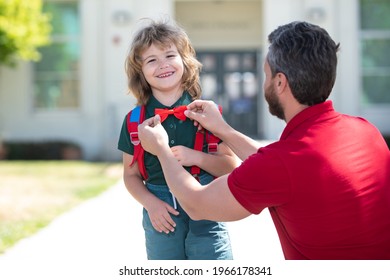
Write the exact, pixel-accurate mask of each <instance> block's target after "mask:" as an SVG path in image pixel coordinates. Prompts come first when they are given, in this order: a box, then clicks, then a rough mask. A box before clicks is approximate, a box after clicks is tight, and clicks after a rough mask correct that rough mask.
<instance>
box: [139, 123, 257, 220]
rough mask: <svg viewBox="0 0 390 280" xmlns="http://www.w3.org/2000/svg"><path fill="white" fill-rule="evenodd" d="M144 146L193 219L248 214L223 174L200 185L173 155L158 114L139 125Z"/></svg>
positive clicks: (234, 218)
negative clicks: (159, 166)
mask: <svg viewBox="0 0 390 280" xmlns="http://www.w3.org/2000/svg"><path fill="white" fill-rule="evenodd" d="M138 132H139V137H140V139H141V143H142V146H143V147H144V149H145V150H146V151H148V152H150V153H152V154H154V155H156V156H157V157H158V159H159V161H160V164H161V166H162V169H163V172H164V175H165V179H166V181H167V183H168V186H169V188H170V190H171V192H172V193H173V194H174V195H175V196H176V198H177V199H178V200H179V201H180V204H181V206H182V207H183V208H184V210H185V211H186V212H187V213H188V215H189V216H190V217H191V218H192V219H194V220H200V219H207V220H214V221H235V220H239V219H243V218H245V217H247V216H249V215H250V212H249V211H247V210H246V209H245V208H244V207H243V206H241V204H240V203H239V202H238V201H237V200H236V199H235V197H234V196H233V194H232V193H231V192H230V189H229V187H228V184H227V177H228V175H224V176H222V177H220V178H218V179H216V180H214V181H213V182H211V183H210V184H208V185H206V186H202V185H201V184H200V183H199V182H198V181H197V180H196V179H195V178H193V177H192V176H191V174H189V173H188V172H187V171H185V169H184V168H183V167H182V166H181V165H180V163H179V162H178V161H177V159H176V158H175V156H174V155H173V153H172V151H171V149H170V147H169V145H168V136H167V134H166V132H165V130H164V128H163V127H162V126H161V124H160V123H159V117H158V116H156V117H155V118H152V119H148V120H146V121H145V122H144V123H143V124H142V125H140V126H139V128H138Z"/></svg>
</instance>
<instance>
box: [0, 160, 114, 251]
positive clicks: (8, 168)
mask: <svg viewBox="0 0 390 280" xmlns="http://www.w3.org/2000/svg"><path fill="white" fill-rule="evenodd" d="M121 176H122V174H121V164H119V163H92V162H83V161H0V254H2V253H4V252H5V250H7V249H8V248H10V247H12V246H13V245H14V244H15V243H16V242H17V241H19V240H20V239H22V238H25V237H28V236H30V235H32V234H34V233H36V232H37V231H38V230H40V229H42V228H43V227H45V226H47V225H48V224H49V223H50V222H51V221H52V220H53V219H54V218H55V217H57V216H58V215H60V214H62V213H64V212H65V211H68V210H70V209H71V208H73V207H75V206H76V205H78V204H80V203H81V202H83V201H85V200H87V199H89V198H92V197H95V196H97V195H98V194H100V193H102V192H103V191H105V190H107V189H108V188H109V187H110V186H112V185H113V184H114V183H115V182H117V181H118V180H119V178H120V177H121Z"/></svg>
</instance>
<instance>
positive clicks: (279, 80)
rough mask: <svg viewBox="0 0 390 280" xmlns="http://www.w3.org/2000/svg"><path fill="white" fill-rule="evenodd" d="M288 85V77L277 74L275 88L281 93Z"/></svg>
mask: <svg viewBox="0 0 390 280" xmlns="http://www.w3.org/2000/svg"><path fill="white" fill-rule="evenodd" d="M287 83H288V81H287V77H286V75H284V74H283V73H278V74H276V78H275V87H276V89H277V90H278V91H279V92H281V91H283V90H284V88H285V87H286V85H287Z"/></svg>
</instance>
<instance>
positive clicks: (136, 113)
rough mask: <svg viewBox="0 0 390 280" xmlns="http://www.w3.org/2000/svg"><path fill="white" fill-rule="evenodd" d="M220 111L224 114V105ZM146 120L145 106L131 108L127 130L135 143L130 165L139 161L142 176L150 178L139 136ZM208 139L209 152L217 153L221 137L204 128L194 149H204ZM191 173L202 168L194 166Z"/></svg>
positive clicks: (197, 133) (196, 140) (198, 133)
mask: <svg viewBox="0 0 390 280" xmlns="http://www.w3.org/2000/svg"><path fill="white" fill-rule="evenodd" d="M218 108H219V111H220V112H221V114H222V107H221V106H218ZM144 120H145V106H144V105H142V106H136V107H135V108H134V109H133V110H130V112H129V114H128V115H127V130H128V132H129V134H130V141H131V143H132V144H133V145H134V153H133V161H132V162H131V164H130V166H132V165H133V164H134V163H135V162H138V168H139V171H140V173H141V176H142V178H143V179H144V180H146V179H147V178H148V174H147V172H146V167H145V163H144V154H145V151H144V149H143V148H142V145H140V140H139V138H138V125H139V124H141V123H142V122H143V121H144ZM204 141H206V143H207V144H208V146H207V152H208V153H209V154H212V153H216V152H217V150H218V143H219V141H220V139H219V138H218V137H216V136H215V135H214V134H212V133H211V132H209V131H206V130H204V129H202V130H198V131H197V132H196V135H195V143H194V150H197V151H202V150H203V143H204ZM190 172H191V174H192V175H193V176H194V177H197V176H198V175H199V173H200V168H199V167H198V166H195V165H194V166H192V167H191V170H190Z"/></svg>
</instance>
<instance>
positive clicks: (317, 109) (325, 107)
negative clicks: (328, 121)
mask: <svg viewBox="0 0 390 280" xmlns="http://www.w3.org/2000/svg"><path fill="white" fill-rule="evenodd" d="M332 112H333V114H330V115H328V114H327V116H329V117H332V116H334V114H336V112H335V110H334V108H333V102H332V101H331V100H328V101H325V102H323V103H320V104H316V105H313V106H310V107H308V108H306V109H304V110H303V111H301V112H299V113H298V114H297V115H296V116H294V117H293V118H292V119H291V120H290V121H289V122H288V123H287V126H286V127H285V129H284V130H283V133H282V135H281V137H280V140H285V139H286V138H287V137H288V136H289V134H290V133H291V132H292V131H293V130H294V129H295V128H297V127H298V126H299V125H300V124H302V123H303V122H305V121H307V120H308V119H310V118H312V117H314V116H316V115H322V114H325V113H332Z"/></svg>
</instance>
